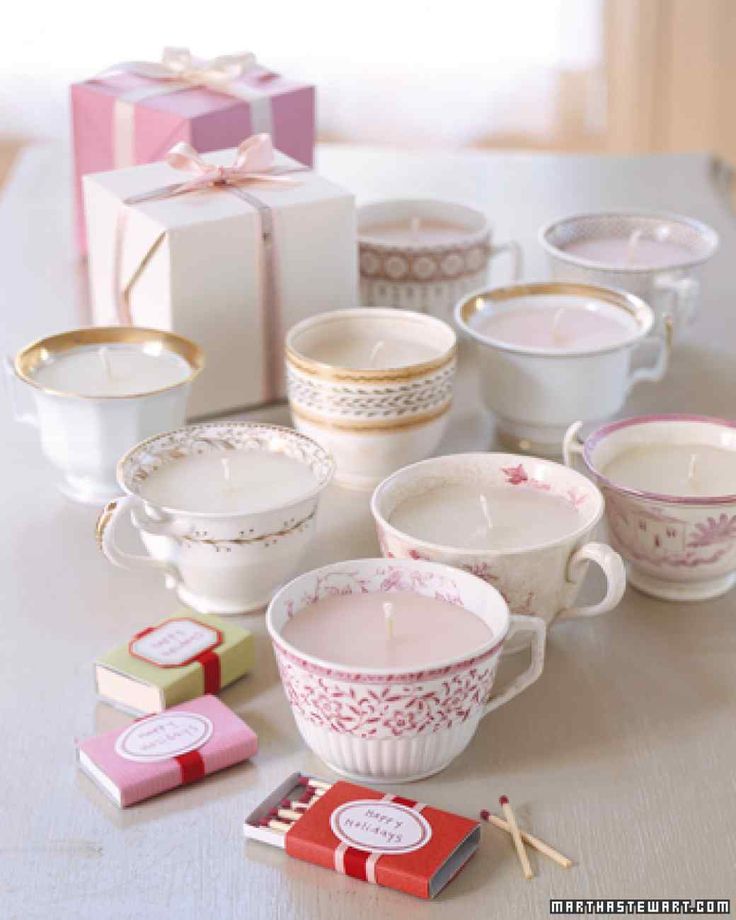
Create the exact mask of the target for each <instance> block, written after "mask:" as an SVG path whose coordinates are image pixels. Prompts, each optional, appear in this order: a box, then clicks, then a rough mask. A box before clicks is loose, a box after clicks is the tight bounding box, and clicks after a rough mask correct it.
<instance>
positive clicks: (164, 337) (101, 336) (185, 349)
mask: <svg viewBox="0 0 736 920" xmlns="http://www.w3.org/2000/svg"><path fill="white" fill-rule="evenodd" d="M149 342H150V343H154V344H155V343H158V344H161V345H162V346H163V347H164V348H165V349H166V351H170V352H173V353H174V354H177V355H179V357H180V358H183V359H184V360H185V361H186V362H187V364H188V365H189V368H190V373H189V376H188V377H185V378H184V379H183V380H179V381H178V382H177V383H171V384H169V385H168V386H165V387H160V388H159V389H156V390H146V391H144V392H142V393H130V394H116V395H111V396H89V395H88V394H86V393H75V392H73V391H71V390H55V389H53V388H51V387H45V386H42V385H41V384H40V383H39V382H38V381H37V380H36V378H35V376H34V371H35V370H37V369H38V367H40V365H41V364H43V362H44V361H46V360H47V358H49V357H50V356H52V355H60V354H63V353H64V352H67V351H71V350H72V349H74V348H80V347H83V346H85V345H117V344H135V345H143V344H146V343H149ZM204 363H205V362H204V352H203V351H202V349H201V348H200V347H199V345H197V344H195V343H194V342H192V341H191V340H190V339H186V338H184V336H181V335H176V333H173V332H165V331H164V330H162V329H147V328H145V327H143V326H88V327H85V328H82V329H70V330H69V331H68V332H60V333H58V334H57V335H49V336H46V337H45V338H43V339H38V341H36V342H32V343H31V344H30V345H26V347H25V348H22V349H21V350H20V351H19V352H18V354H17V355H16V356H15V361H14V362H13V364H14V368H15V373H16V374H17V375H18V377H19V378H20V379H21V380H22V381H23V382H24V383H28V384H30V386H32V387H35V388H36V389H37V390H42V391H43V392H44V393H50V394H51V395H53V396H71V397H73V398H74V399H105V400H107V399H135V398H137V397H140V396H153V395H155V394H156V393H163V392H165V391H166V390H173V389H174V388H175V387H179V386H181V385H182V384H184V383H190V382H191V381H192V380H194V379H195V377H197V376H198V374H199V373H200V372H201V371H202V369H203V368H204Z"/></svg>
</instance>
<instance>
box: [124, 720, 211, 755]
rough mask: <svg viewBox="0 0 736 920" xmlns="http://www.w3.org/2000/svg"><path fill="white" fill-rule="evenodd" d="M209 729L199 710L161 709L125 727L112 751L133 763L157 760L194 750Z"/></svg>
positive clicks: (206, 739)
mask: <svg viewBox="0 0 736 920" xmlns="http://www.w3.org/2000/svg"><path fill="white" fill-rule="evenodd" d="M212 731H213V728H212V722H210V720H209V719H208V718H207V717H206V716H201V715H199V713H196V712H168V713H167V712H162V713H160V714H159V715H156V716H151V717H150V718H148V719H142V720H141V721H140V722H134V723H133V724H132V725H131V726H129V727H128V728H126V730H125V731H124V732H123V733H122V735H120V737H119V738H118V740H117V741H116V742H115V752H116V753H117V754H119V755H120V756H121V757H123V758H125V760H133V761H135V762H136V763H158V761H160V760H170V759H171V758H172V757H178V756H179V755H180V754H186V753H187V752H188V751H196V749H197V748H200V747H202V745H203V744H205V743H206V742H207V741H209V739H210V738H211V737H212Z"/></svg>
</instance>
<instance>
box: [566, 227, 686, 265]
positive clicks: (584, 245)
mask: <svg viewBox="0 0 736 920" xmlns="http://www.w3.org/2000/svg"><path fill="white" fill-rule="evenodd" d="M561 249H562V250H563V252H566V253H567V254H568V255H571V256H578V257H580V258H581V259H587V260H588V261H589V262H599V263H601V264H602V265H612V266H614V267H616V268H627V267H628V268H667V267H669V266H673V265H681V264H683V263H684V262H690V261H692V259H693V251H692V250H691V249H688V248H687V247H686V246H680V245H679V244H678V243H672V242H670V241H669V240H667V239H657V238H653V237H651V236H646V235H644V234H641V235H640V236H638V237H636V238H635V239H634V240H631V239H630V235H624V236H601V237H595V238H593V239H587V240H572V241H571V242H570V243H567V244H566V245H565V246H562V247H561Z"/></svg>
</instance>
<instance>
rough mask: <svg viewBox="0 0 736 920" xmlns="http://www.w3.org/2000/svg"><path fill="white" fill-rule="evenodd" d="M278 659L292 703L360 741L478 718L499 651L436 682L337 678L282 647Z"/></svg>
mask: <svg viewBox="0 0 736 920" xmlns="http://www.w3.org/2000/svg"><path fill="white" fill-rule="evenodd" d="M276 659H277V661H278V666H279V673H280V675H281V680H282V682H283V685H284V689H285V691H286V696H287V699H288V700H289V703H290V704H291V706H292V707H293V708H294V709H295V710H296V712H298V713H299V714H300V715H301V716H302V717H303V718H305V719H306V720H307V721H309V722H311V723H312V724H313V725H317V726H320V727H322V728H329V729H331V730H332V731H335V732H339V733H341V734H349V735H352V736H354V737H357V738H373V739H381V738H409V737H415V736H416V735H422V734H428V733H432V732H436V731H440V730H442V729H448V728H452V727H453V726H455V725H458V724H461V723H463V722H466V721H467V720H468V719H469V718H470V717H471V716H472V715H474V714H475V715H478V713H479V711H480V707H481V706H482V705H483V704H484V703H485V701H486V699H487V698H488V696H489V694H490V692H491V687H492V685H493V678H494V676H495V671H496V665H497V664H498V650H497V649H496V650H492V652H489V653H488V654H487V656H486V659H485V661H484V662H481V663H480V664H478V665H475V666H472V667H463V668H462V669H461V670H458V671H455V672H454V673H451V674H448V675H447V676H445V677H443V678H441V679H434V680H432V679H431V677H430V676H429V675H427V676H423V675H421V674H418V675H410V676H409V679H406V678H405V677H404V676H403V675H388V676H386V677H382V678H381V680H380V681H374V682H358V681H357V680H336V679H332V678H330V677H326V676H323V675H321V674H319V673H316V672H314V671H313V670H311V668H310V665H309V663H307V662H301V663H297V662H295V661H293V660H291V658H290V657H288V656H287V655H286V654H285V653H284V651H283V650H282V649H281V648H280V647H279V646H278V644H277V645H276Z"/></svg>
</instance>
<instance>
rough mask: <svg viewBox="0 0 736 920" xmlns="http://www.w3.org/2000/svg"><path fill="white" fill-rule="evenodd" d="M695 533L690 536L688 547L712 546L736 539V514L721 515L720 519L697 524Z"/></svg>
mask: <svg viewBox="0 0 736 920" xmlns="http://www.w3.org/2000/svg"><path fill="white" fill-rule="evenodd" d="M693 529H694V531H695V533H694V534H692V535H691V536H690V539H689V540H688V544H687V545H688V546H691V547H696V546H712V545H713V544H714V543H725V542H726V541H728V540H734V539H736V514H734V515H732V516H729V515H727V514H721V515H720V516H719V517H718V519H717V520H716V518H714V517H709V518H708V520H707V521H706V522H705V523H701V524H696V525H695V527H694V528H693Z"/></svg>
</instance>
